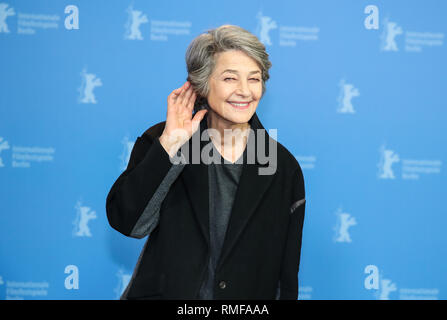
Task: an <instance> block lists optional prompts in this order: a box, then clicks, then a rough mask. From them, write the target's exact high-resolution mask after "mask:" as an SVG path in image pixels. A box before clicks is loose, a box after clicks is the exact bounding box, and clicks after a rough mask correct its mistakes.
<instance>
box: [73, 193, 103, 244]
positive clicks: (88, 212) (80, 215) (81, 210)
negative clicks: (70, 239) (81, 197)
mask: <svg viewBox="0 0 447 320" xmlns="http://www.w3.org/2000/svg"><path fill="white" fill-rule="evenodd" d="M75 209H76V218H75V220H74V221H73V225H74V228H73V236H76V237H91V236H92V233H91V232H90V228H89V226H88V223H89V222H90V220H93V219H96V218H97V217H96V212H95V211H92V209H91V208H90V207H86V206H83V205H82V203H81V201H78V202H77V203H76V206H75Z"/></svg>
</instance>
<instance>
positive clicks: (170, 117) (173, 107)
mask: <svg viewBox="0 0 447 320" xmlns="http://www.w3.org/2000/svg"><path fill="white" fill-rule="evenodd" d="M195 101H196V93H195V92H194V90H193V88H192V86H191V84H190V83H189V82H188V81H187V82H185V83H184V84H183V86H181V87H180V88H178V89H175V90H174V91H172V92H171V94H170V95H169V96H168V111H167V115H166V124H165V128H164V130H163V133H162V135H161V136H160V144H161V145H162V146H163V148H164V149H165V150H166V152H167V153H168V154H169V156H170V157H173V156H174V155H175V154H176V153H177V151H178V149H179V148H180V147H181V146H182V145H183V144H184V143H185V142H186V141H188V140H189V139H190V138H191V137H192V135H193V134H194V132H196V131H197V129H198V128H199V125H200V121H202V119H203V117H204V116H205V113H206V112H207V110H200V111H198V112H196V113H195V115H194V118H192V112H193V110H194V102H195Z"/></svg>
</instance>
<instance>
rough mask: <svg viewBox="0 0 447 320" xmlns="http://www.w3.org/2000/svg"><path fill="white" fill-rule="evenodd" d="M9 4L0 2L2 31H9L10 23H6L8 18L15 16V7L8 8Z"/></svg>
mask: <svg viewBox="0 0 447 320" xmlns="http://www.w3.org/2000/svg"><path fill="white" fill-rule="evenodd" d="M8 7H9V4H7V3H0V32H4V33H9V32H10V31H9V29H8V25H7V24H6V19H7V18H8V17H10V16H14V15H15V14H16V13H15V11H14V8H8Z"/></svg>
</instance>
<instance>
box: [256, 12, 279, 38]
mask: <svg viewBox="0 0 447 320" xmlns="http://www.w3.org/2000/svg"><path fill="white" fill-rule="evenodd" d="M256 17H257V18H258V21H259V22H258V28H257V29H258V34H259V40H260V41H261V42H262V43H263V44H264V45H267V46H271V45H272V40H271V39H270V35H269V32H270V30H272V29H276V28H278V26H277V25H276V22H275V21H274V20H272V18H270V17H267V16H263V15H262V12H259V13H258V15H257V16H256Z"/></svg>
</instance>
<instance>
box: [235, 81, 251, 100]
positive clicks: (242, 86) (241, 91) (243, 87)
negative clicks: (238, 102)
mask: <svg viewBox="0 0 447 320" xmlns="http://www.w3.org/2000/svg"><path fill="white" fill-rule="evenodd" d="M236 94H238V95H241V96H244V97H247V96H249V95H250V89H249V88H248V83H247V81H239V84H238V87H237V89H236Z"/></svg>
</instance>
